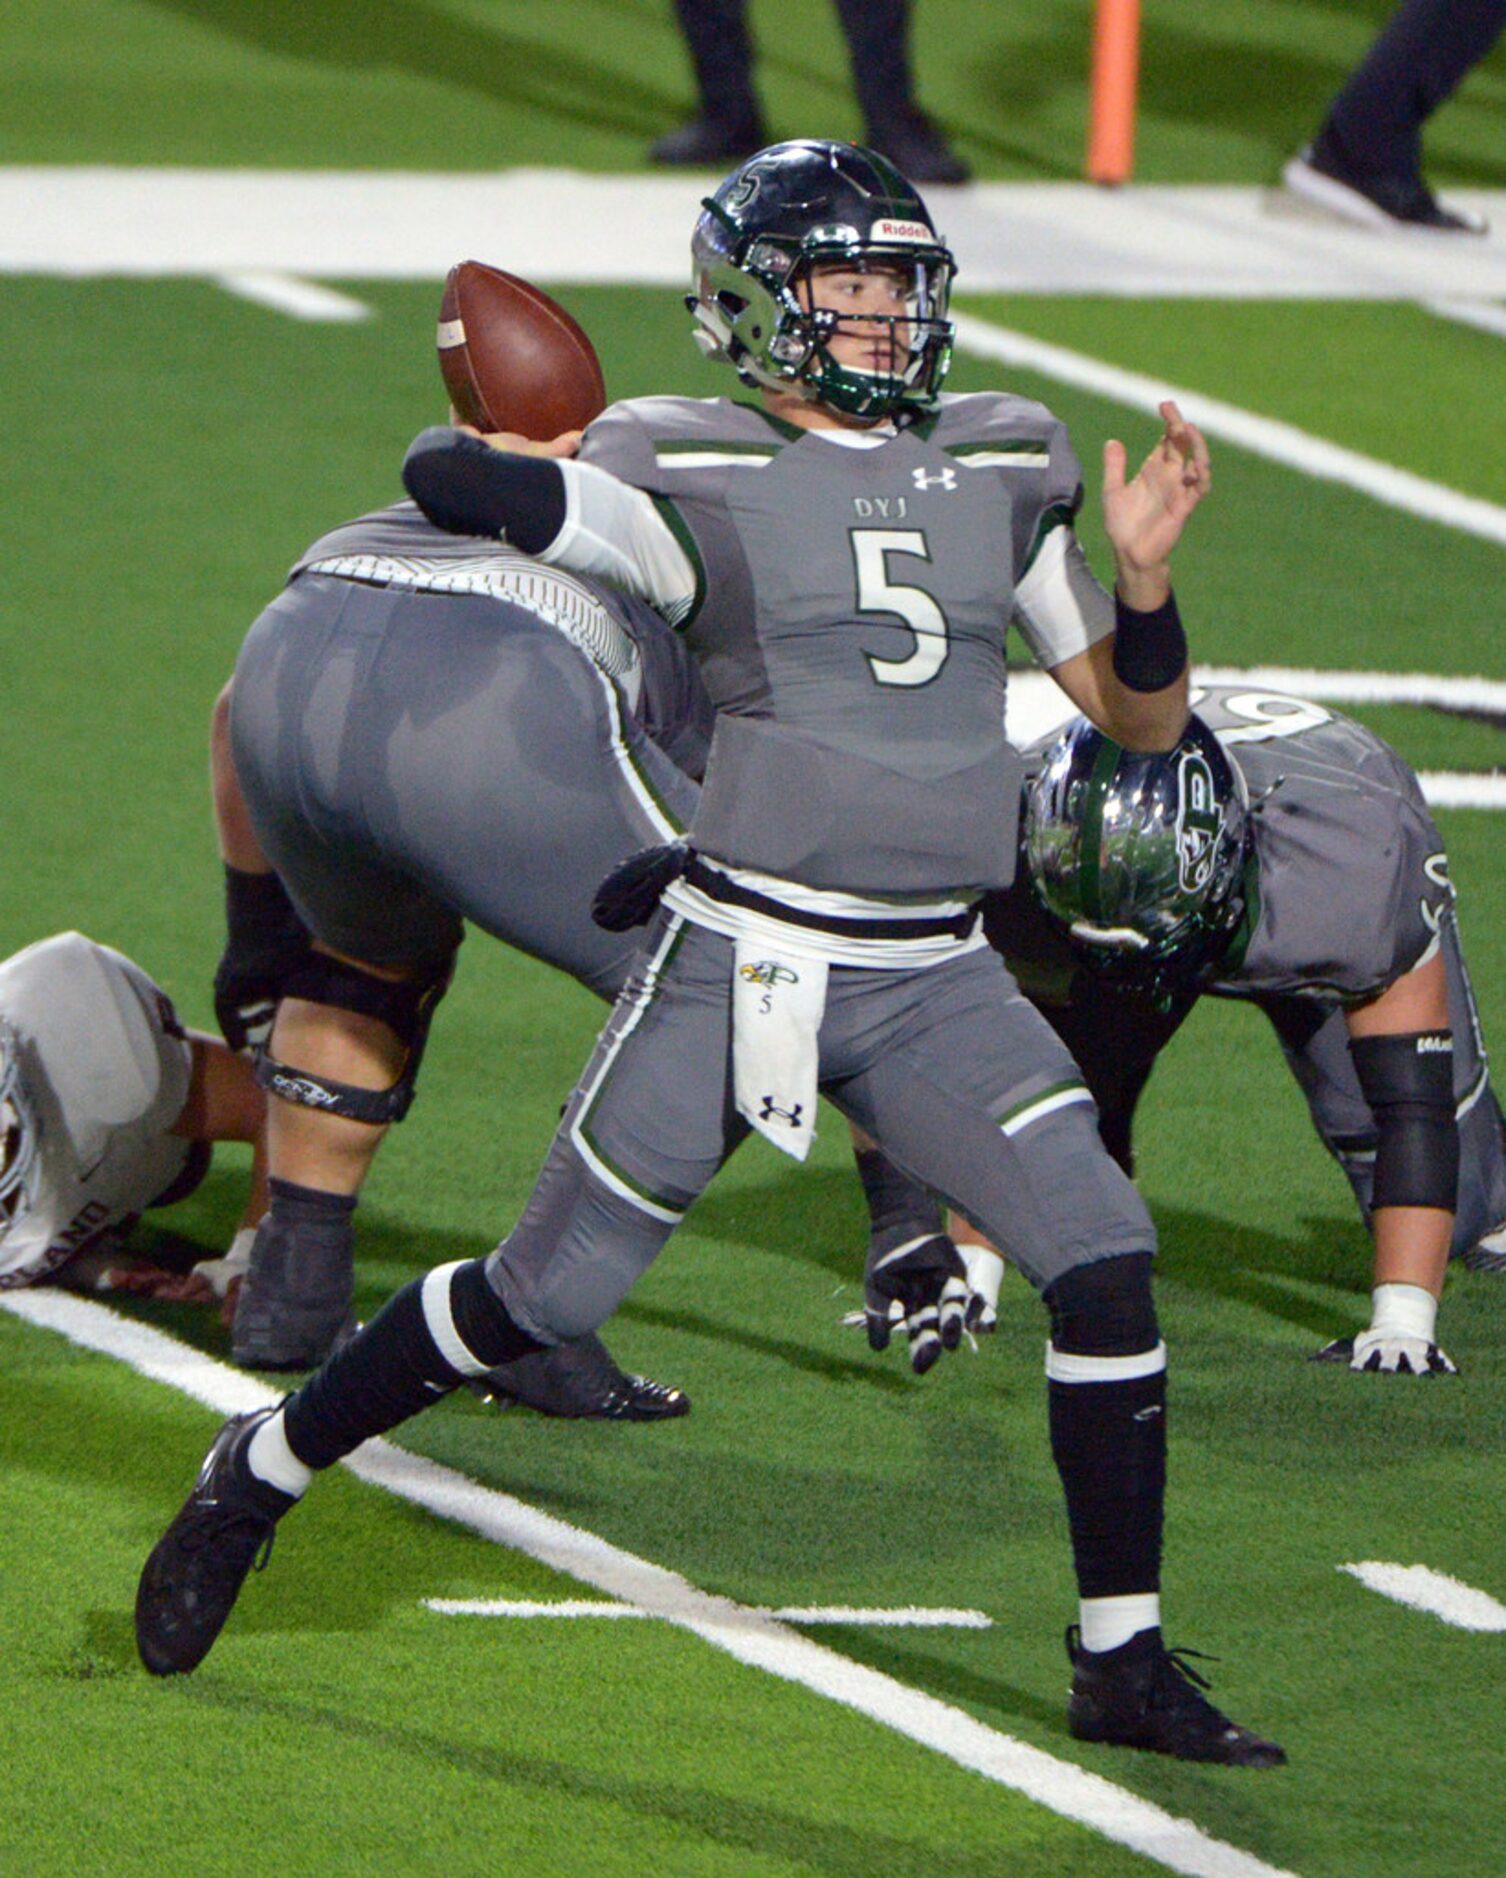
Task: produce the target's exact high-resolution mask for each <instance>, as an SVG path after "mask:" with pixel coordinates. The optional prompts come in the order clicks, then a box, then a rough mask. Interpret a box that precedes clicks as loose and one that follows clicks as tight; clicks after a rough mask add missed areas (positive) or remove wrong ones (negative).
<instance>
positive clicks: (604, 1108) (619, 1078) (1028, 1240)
mask: <svg viewBox="0 0 1506 1878" xmlns="http://www.w3.org/2000/svg"><path fill="white" fill-rule="evenodd" d="M732 965H733V944H732V941H731V940H729V939H725V938H722V937H721V936H720V935H718V934H715V933H712V932H708V931H707V930H706V929H705V928H703V927H699V926H695V925H692V924H690V923H688V922H686V921H685V920H683V919H682V918H681V917H680V916H679V915H676V914H671V913H668V912H661V913H660V914H659V915H658V916H657V918H656V919H655V921H654V923H653V925H652V927H651V928H650V934H649V939H648V942H647V943H646V945H645V947H644V950H643V952H642V953H641V954H640V956H639V961H638V964H637V966H636V967H635V969H634V973H633V977H632V979H631V981H630V983H629V985H628V987H627V990H626V991H625V992H624V993H623V995H622V997H621V998H620V999H619V1000H618V1003H617V1007H616V1009H615V1010H614V1011H613V1013H612V1016H611V1018H610V1020H609V1021H608V1023H607V1026H606V1029H605V1030H604V1031H603V1032H602V1035H601V1037H600V1039H599V1041H598V1043H597V1046H596V1049H595V1051H594V1053H593V1054H592V1057H591V1060H590V1062H589V1064H588V1065H587V1067H586V1071H585V1074H584V1076H583V1077H582V1079H581V1081H580V1083H579V1085H578V1086H577V1088H576V1090H575V1093H574V1094H573V1095H572V1097H571V1099H570V1103H569V1105H568V1107H567V1109H566V1111H565V1116H564V1119H563V1121H562V1122H561V1124H560V1127H559V1130H558V1132H557V1133H556V1135H555V1138H554V1142H553V1145H552V1146H551V1148H550V1151H549V1156H548V1159H547V1160H546V1162H545V1164H544V1169H543V1172H542V1174H541V1175H540V1177H539V1180H538V1183H537V1185H536V1186H535V1188H534V1191H533V1194H532V1196H531V1197H530V1199H529V1201H528V1204H527V1206H526V1208H525V1209H524V1212H523V1216H522V1218H521V1219H520V1220H519V1221H518V1224H517V1226H516V1227H515V1228H514V1230H513V1231H512V1232H511V1233H510V1234H509V1235H508V1237H507V1238H506V1239H505V1240H504V1241H503V1242H502V1244H501V1245H500V1246H498V1247H497V1249H496V1251H495V1252H493V1253H492V1255H491V1257H490V1259H489V1260H488V1263H487V1275H488V1277H489V1279H490V1280H491V1283H492V1285H493V1286H494V1288H495V1289H496V1291H497V1293H498V1295H499V1296H500V1297H501V1298H502V1301H503V1303H504V1304H505V1305H506V1307H507V1310H508V1312H509V1314H510V1315H511V1316H512V1318H513V1319H514V1321H515V1322H516V1323H518V1324H519V1325H521V1327H522V1328H523V1329H524V1330H526V1331H527V1332H528V1333H529V1334H530V1335H531V1336H535V1337H538V1338H539V1339H540V1340H541V1341H543V1342H545V1343H555V1342H559V1341H563V1340H565V1339H568V1338H571V1337H578V1336H580V1335H582V1334H583V1333H584V1332H586V1331H588V1330H591V1329H594V1328H595V1327H596V1326H597V1325H598V1324H601V1323H603V1322H605V1320H606V1319H607V1318H608V1317H609V1316H610V1315H611V1314H612V1312H613V1311H615V1310H616V1308H617V1306H618V1305H619V1304H620V1303H621V1301H622V1299H623V1298H624V1297H625V1296H626V1295H627V1293H628V1291H629V1290H630V1288H631V1287H632V1285H633V1284H634V1283H635V1282H636V1280H637V1279H638V1277H639V1276H640V1275H641V1274H642V1272H643V1271H644V1270H645V1269H646V1268H647V1267H648V1265H649V1264H650V1263H651V1261H652V1260H653V1258H654V1256H655V1255H656V1254H657V1252H658V1251H659V1248H660V1247H661V1246H662V1245H663V1244H664V1242H665V1240H666V1239H667V1238H668V1237H669V1235H670V1233H671V1232H672V1231H673V1230H674V1227H675V1225H676V1224H677V1223H678V1222H679V1220H680V1219H681V1218H682V1217H683V1215H684V1213H685V1211H686V1209H687V1208H688V1207H689V1206H690V1204H691V1202H692V1201H693V1200H694V1199H695V1198H696V1196H697V1195H698V1194H699V1193H700V1192H701V1191H702V1189H703V1188H704V1187H705V1186H706V1184H707V1183H708V1182H709V1181H710V1179H711V1177H712V1176H713V1174H715V1172H716V1171H717V1169H718V1168H719V1167H720V1166H721V1165H722V1163H723V1161H725V1160H726V1158H727V1156H728V1155H729V1154H730V1153H731V1152H732V1150H733V1149H734V1148H735V1147H736V1146H737V1144H738V1143H739V1142H740V1141H741V1140H742V1139H743V1137H744V1136H745V1135H746V1134H747V1132H748V1126H747V1123H746V1122H745V1121H744V1120H743V1119H742V1117H741V1116H740V1115H738V1113H737V1112H736V1109H735V1107H734V1104H733V1096H732V1062H731V1049H730V1043H731V1002H732ZM819 1045H820V1077H821V1088H822V1092H823V1093H824V1094H825V1095H827V1096H828V1097H829V1098H830V1099H831V1100H832V1102H834V1103H835V1105H836V1106H837V1107H838V1108H839V1109H840V1110H841V1111H842V1112H843V1114H845V1115H846V1116H848V1117H849V1119H850V1120H852V1121H854V1122H856V1123H858V1125H859V1126H860V1127H862V1128H864V1129H866V1130H867V1131H868V1133H869V1134H871V1135H872V1136H873V1137H874V1139H875V1140H877V1141H878V1142H879V1143H880V1145H881V1146H882V1147H883V1148H884V1149H885V1151H886V1152H887V1153H888V1154H889V1155H890V1157H891V1158H892V1159H893V1160H894V1161H895V1162H896V1163H897V1164H898V1165H899V1166H900V1167H902V1168H903V1169H904V1170H905V1171H906V1172H907V1173H909V1174H911V1175H913V1176H914V1177H915V1178H916V1179H918V1180H921V1181H923V1182H925V1183H926V1184H927V1185H928V1186H930V1187H932V1188H934V1189H935V1190H936V1191H937V1192H938V1193H940V1194H942V1195H944V1196H945V1197H946V1198H947V1199H948V1200H950V1201H951V1202H952V1203H953V1204H954V1205H955V1206H957V1208H958V1209H959V1210H960V1211H961V1212H963V1213H964V1214H965V1215H966V1216H967V1217H968V1218H969V1219H970V1220H972V1222H973V1223H974V1224H975V1225H976V1226H977V1227H978V1228H979V1229H980V1230H981V1231H983V1232H985V1233H987V1234H988V1235H989V1237H990V1238H992V1239H993V1240H995V1241H996V1243H997V1244H998V1245H999V1246H1000V1247H1001V1249H1002V1250H1003V1251H1004V1253H1005V1255H1006V1256H1007V1257H1008V1258H1009V1259H1011V1260H1012V1261H1013V1263H1014V1264H1016V1265H1017V1266H1018V1267H1019V1269H1020V1270H1021V1271H1022V1272H1023V1273H1024V1274H1025V1276H1026V1277H1027V1278H1028V1279H1029V1280H1030V1281H1031V1283H1032V1284H1034V1285H1035V1286H1037V1288H1039V1289H1044V1288H1045V1287H1046V1286H1048V1285H1049V1284H1051V1283H1052V1282H1053V1281H1054V1280H1055V1279H1057V1278H1059V1277H1061V1276H1062V1275H1063V1273H1065V1272H1067V1271H1069V1270H1071V1269H1073V1268H1074V1267H1075V1266H1078V1265H1082V1264H1086V1263H1089V1262H1091V1261H1093V1260H1096V1259H1101V1258H1106V1257H1112V1256H1114V1255H1116V1254H1120V1253H1128V1252H1144V1251H1153V1250H1154V1248H1155V1229H1154V1227H1153V1226H1152V1224H1151V1220H1150V1215H1149V1214H1148V1212H1147V1211H1146V1209H1145V1205H1144V1203H1143V1202H1142V1200H1141V1199H1140V1196H1139V1195H1138V1194H1137V1193H1136V1191H1135V1189H1134V1187H1133V1186H1132V1185H1131V1183H1130V1182H1129V1180H1128V1179H1127V1178H1126V1177H1125V1175H1124V1174H1123V1173H1122V1172H1121V1171H1120V1169H1119V1168H1118V1167H1117V1166H1116V1165H1115V1164H1114V1162H1113V1161H1112V1160H1111V1159H1110V1158H1109V1155H1108V1154H1107V1152H1106V1151H1105V1149H1104V1147H1103V1144H1102V1142H1101V1141H1100V1140H1099V1138H1098V1129H1097V1121H1096V1111H1095V1110H1094V1108H1093V1105H1092V1103H1091V1101H1090V1100H1089V1099H1088V1097H1087V1091H1086V1089H1085V1087H1084V1085H1083V1081H1082V1076H1081V1074H1080V1072H1079V1071H1078V1069H1077V1066H1076V1064H1075V1063H1074V1062H1073V1061H1072V1059H1071V1057H1070V1056H1069V1055H1068V1054H1067V1052H1066V1050H1065V1048H1064V1047H1063V1046H1062V1044H1061V1043H1060V1042H1059V1041H1058V1040H1057V1038H1056V1036H1055V1035H1054V1033H1053V1032H1052V1030H1051V1029H1050V1027H1049V1025H1048V1024H1047V1023H1046V1022H1045V1020H1044V1019H1043V1018H1042V1017H1041V1016H1040V1014H1039V1013H1038V1012H1037V1011H1036V1010H1035V1008H1034V1007H1033V1006H1032V1005H1031V1004H1030V1003H1029V1002H1028V1001H1027V1000H1026V999H1025V998H1024V997H1023V996H1022V995H1021V993H1020V991H1019V989H1018V987H1017V986H1016V985H1015V982H1014V980H1013V979H1012V978H1011V977H1010V975H1009V972H1008V970H1007V969H1006V967H1005V965H1004V962H1003V961H1002V959H1000V958H999V957H998V955H997V954H996V953H994V952H992V951H990V950H988V949H986V948H983V949H980V950H978V951H976V952H970V953H967V954H964V955H963V956H961V957H959V958H957V959H954V960H950V961H948V962H947V963H945V964H939V965H933V966H932V967H931V968H930V969H929V970H925V971H911V972H903V971H901V972H888V971H884V972H880V971H869V970H857V969H853V968H850V967H844V966H833V967H832V969H831V974H830V979H829V985H828V994H827V1003H826V1013H825V1018H824V1020H823V1022H822V1026H821V1032H820V1039H819Z"/></svg>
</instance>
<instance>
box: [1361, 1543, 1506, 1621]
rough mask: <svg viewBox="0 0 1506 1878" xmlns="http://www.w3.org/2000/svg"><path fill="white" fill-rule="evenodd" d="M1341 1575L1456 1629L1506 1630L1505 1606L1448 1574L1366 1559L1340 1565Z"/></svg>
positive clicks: (1487, 1593) (1426, 1567)
mask: <svg viewBox="0 0 1506 1878" xmlns="http://www.w3.org/2000/svg"><path fill="white" fill-rule="evenodd" d="M1338 1569H1339V1570H1340V1571H1341V1572H1348V1573H1349V1575H1350V1577H1351V1578H1358V1579H1359V1581H1360V1583H1361V1584H1362V1585H1365V1586H1367V1587H1368V1588H1369V1589H1370V1590H1371V1591H1378V1592H1379V1593H1380V1595H1381V1596H1382V1597H1383V1598H1394V1599H1395V1600H1396V1602H1397V1603H1398V1604H1407V1605H1410V1606H1411V1608H1412V1609H1413V1610H1414V1611H1426V1612H1427V1613H1428V1615H1429V1616H1430V1617H1441V1618H1442V1619H1443V1621H1444V1623H1446V1624H1452V1625H1453V1626H1454V1627H1455V1629H1457V1630H1506V1604H1502V1603H1501V1602H1500V1601H1499V1599H1497V1598H1493V1597H1492V1596H1491V1595H1490V1593H1489V1592H1488V1591H1477V1590H1476V1589H1475V1587H1474V1586H1473V1585H1467V1584H1465V1583H1463V1581H1462V1580H1461V1579H1458V1578H1450V1577H1449V1575H1448V1573H1447V1572H1435V1571H1433V1570H1432V1569H1431V1568H1430V1567H1429V1566H1427V1565H1387V1564H1385V1563H1383V1562H1382V1561H1381V1560H1379V1559H1364V1560H1362V1561H1361V1562H1360V1563H1359V1564H1358V1565H1340V1566H1339V1568H1338Z"/></svg>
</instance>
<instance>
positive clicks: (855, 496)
mask: <svg viewBox="0 0 1506 1878" xmlns="http://www.w3.org/2000/svg"><path fill="white" fill-rule="evenodd" d="M581 460H582V462H584V463H588V464H591V465H595V466H597V467H600V468H603V469H606V470H608V471H610V472H611V473H612V474H613V475H615V476H617V477H619V478H620V479H621V480H622V481H624V482H627V483H629V484H631V485H633V486H634V487H636V488H638V489H641V490H643V491H645V492H646V493H647V494H648V495H649V496H650V497H651V498H652V499H653V501H654V502H655V504H656V505H657V507H658V508H659V511H660V513H661V515H662V516H663V517H664V519H665V520H666V522H667V523H668V525H669V527H670V528H671V529H672V530H673V531H674V533H675V535H676V537H677V539H678V540H679V542H680V544H681V546H682V548H683V549H684V550H685V552H686V554H687V555H688V556H689V558H690V561H691V563H692V565H693V567H694V569H695V573H696V584H697V591H696V595H695V598H694V601H693V602H692V605H691V607H690V609H689V611H688V616H687V617H686V618H685V620H684V622H683V630H684V631H685V633H686V638H687V642H688V643H689V645H690V646H691V648H692V650H693V651H694V653H695V655H696V658H697V660H698V662H699V664H700V667H701V672H702V675H703V677H704V679H705V682H706V686H707V689H708V691H709V692H710V695H711V698H712V700H713V702H714V703H715V705H716V707H717V710H718V713H719V718H718V724H717V731H716V740H715V747H714V757H713V761H712V763H711V765H710V767H709V770H708V775H707V783H706V789H705V792H704V794H703V797H702V800H701V804H700V808H699V809H698V811H697V815H696V819H695V822H694V824H693V827H692V839H693V841H694V842H695V845H696V846H697V847H698V848H700V849H702V850H703V851H704V852H706V853H708V854H710V855H712V856H713V857H716V858H719V859H721V860H724V861H729V862H733V863H736V864H738V865H740V866H743V867H747V868H753V869H756V870H759V871H761V872H764V873H766V874H772V875H775V876H778V877H781V878H784V879H788V880H793V881H798V882H800V883H802V884H804V885H806V886H809V887H814V888H817V889H825V888H829V889H838V890H844V891H850V892H855V893H873V894H877V895H884V894H889V895H894V894H915V893H932V892H945V891H948V890H954V889H957V888H971V887H978V886H987V885H997V884H1002V883H1003V882H1005V881H1007V880H1008V879H1009V877H1010V874H1011V872H1012V870H1013V865H1014V848H1015V843H1014V831H1013V826H1012V823H1011V822H1010V820H1009V818H1008V817H1007V816H1006V817H1000V816H999V815H998V814H997V812H996V808H997V804H998V803H999V802H1001V801H1011V802H1012V801H1013V800H1014V799H1015V797H1016V795H1017V780H1018V764H1017V758H1016V757H1015V754H1014V752H1013V751H1012V750H1011V749H1010V747H1009V745H1008V744H1007V743H1006V741H1005V738H1004V732H1003V715H1004V686H1005V667H1004V641H1005V634H1006V631H1007V629H1008V627H1009V624H1010V622H1011V620H1012V619H1014V618H1015V617H1016V616H1017V615H1018V616H1019V617H1020V618H1021V620H1022V623H1023V624H1024V625H1025V628H1026V630H1027V636H1028V637H1030V639H1031V644H1032V650H1033V651H1034V652H1035V654H1036V656H1037V657H1038V658H1040V659H1041V660H1042V662H1043V663H1045V664H1047V665H1051V664H1056V663H1059V662H1061V661H1062V660H1063V659H1065V658H1069V657H1071V656H1073V655H1074V654H1076V653H1078V652H1080V651H1082V650H1084V649H1085V647H1086V646H1087V644H1089V643H1091V641H1092V639H1093V638H1096V637H1098V636H1100V635H1101V633H1102V632H1104V631H1107V630H1108V629H1109V626H1110V624H1111V614H1106V613H1105V612H1104V610H1103V609H1102V608H1101V607H1098V606H1096V605H1094V606H1090V607H1088V608H1086V609H1083V612H1084V613H1085V614H1086V615H1087V618H1088V623H1087V624H1086V625H1085V626H1084V625H1083V624H1082V615H1081V614H1080V615H1079V616H1078V618H1077V619H1076V620H1075V621H1074V624H1073V627H1072V628H1071V629H1070V630H1062V629H1061V628H1060V627H1059V626H1057V625H1056V624H1055V621H1054V616H1051V617H1050V618H1049V619H1048V616H1047V615H1046V614H1044V613H1043V614H1041V615H1039V616H1038V615H1037V614H1035V613H1033V612H1032V610H1031V609H1029V608H1028V607H1027V606H1024V605H1022V604H1021V597H1020V588H1021V583H1022V582H1023V581H1025V579H1026V578H1027V576H1028V575H1029V574H1030V572H1031V570H1032V568H1033V567H1034V566H1035V565H1036V564H1037V562H1038V561H1041V559H1042V556H1043V555H1046V551H1047V548H1048V544H1051V553H1050V554H1049V555H1047V559H1048V560H1049V561H1050V562H1051V564H1052V566H1053V567H1057V566H1060V567H1061V569H1062V571H1061V575H1060V578H1061V579H1062V581H1063V582H1065V583H1067V584H1069V585H1070V584H1072V583H1076V584H1078V585H1082V584H1083V583H1084V582H1086V583H1089V584H1091V577H1090V576H1087V575H1086V573H1085V570H1083V569H1081V568H1080V566H1079V565H1078V564H1077V563H1076V562H1075V561H1074V562H1073V563H1072V564H1071V566H1070V567H1068V566H1067V565H1066V564H1065V562H1064V561H1062V559H1061V542H1060V541H1056V542H1053V541H1052V538H1053V536H1056V535H1058V534H1061V535H1062V536H1063V537H1064V538H1069V537H1070V535H1071V529H1070V523H1071V519H1072V516H1073V514H1074V513H1075V511H1076V508H1077V505H1078V503H1079V502H1080V500H1081V472H1080V470H1079V467H1078V463H1077V459H1076V457H1075V456H1074V454H1073V452H1072V449H1071V445H1070V444H1069V442H1068V441H1067V437H1066V433H1065V431H1064V430H1063V428H1062V426H1061V424H1060V423H1059V422H1058V421H1057V420H1056V419H1055V418H1053V417H1052V416H1051V414H1050V413H1049V412H1048V411H1046V410H1045V409H1044V408H1043V407H1042V406H1040V405H1037V404H1031V403H1028V402H1026V401H1024V400H1022V399H1017V398H1010V397H1005V396H1001V395H997V394H989V395H984V396H974V397H947V398H943V399H942V400H941V403H940V407H939V409H938V411H937V413H936V414H935V415H934V416H933V417H931V418H928V419H926V420H925V421H924V422H922V423H920V424H918V425H916V426H915V427H914V428H912V429H910V430H906V431H903V432H901V433H899V434H898V435H886V436H883V437H881V438H875V437H873V436H854V434H853V433H850V432H843V433H833V432H810V431H802V430H796V429H793V428H792V427H790V426H788V425H786V424H783V423H781V422H779V421H778V420H776V419H774V418H772V417H770V416H769V415H767V414H766V413H764V412H763V411H761V410H760V409H758V408H757V407H755V406H752V405H743V404H738V403H733V402H731V401H729V400H726V399H710V400H705V401H696V400H691V399H684V398H647V399H639V400H635V401H632V402H630V403H627V404H621V405H614V406H613V407H612V408H611V409H610V410H608V411H607V412H606V413H605V414H604V415H603V416H602V417H600V418H598V419H597V421H596V422H595V423H594V424H593V425H591V427H590V428H589V430H588V431H587V433H586V437H585V441H584V444H583V446H582V450H581ZM1097 592H1098V595H1099V596H1100V597H1101V590H1097ZM1043 621H1046V622H1047V623H1043Z"/></svg>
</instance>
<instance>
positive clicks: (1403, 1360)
mask: <svg viewBox="0 0 1506 1878" xmlns="http://www.w3.org/2000/svg"><path fill="white" fill-rule="evenodd" d="M1313 1361H1314V1362H1315V1363H1347V1364H1348V1365H1349V1367H1350V1368H1351V1369H1353V1370H1360V1371H1364V1372H1366V1373H1368V1374H1369V1375H1372V1376H1374V1375H1381V1376H1457V1375H1458V1374H1459V1370H1458V1366H1457V1365H1456V1364H1455V1363H1454V1361H1453V1359H1452V1358H1451V1357H1450V1356H1449V1355H1448V1352H1447V1351H1445V1350H1441V1349H1440V1348H1439V1347H1438V1345H1437V1344H1436V1343H1430V1342H1429V1341H1428V1339H1427V1338H1426V1337H1397V1336H1388V1335H1386V1334H1384V1333H1383V1332H1380V1331H1375V1330H1364V1331H1361V1332H1360V1334H1359V1336H1357V1337H1336V1338H1335V1339H1334V1341H1333V1342H1332V1343H1325V1344H1324V1346H1323V1348H1322V1349H1321V1350H1319V1351H1318V1352H1317V1353H1316V1354H1315V1355H1314V1357H1313Z"/></svg>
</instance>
